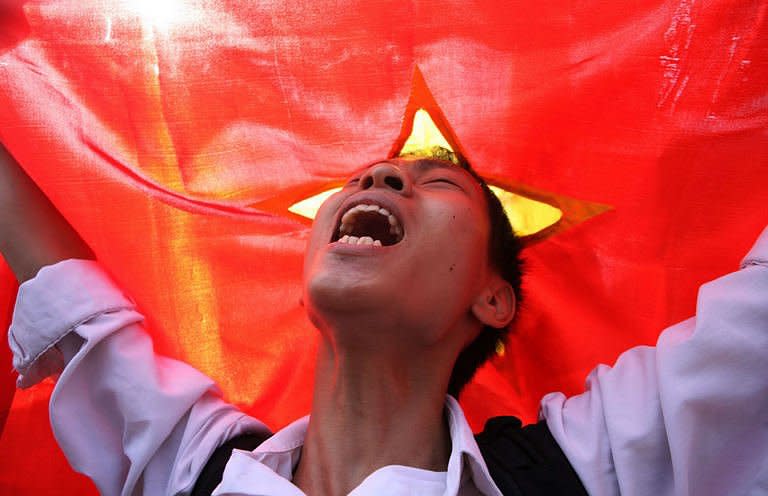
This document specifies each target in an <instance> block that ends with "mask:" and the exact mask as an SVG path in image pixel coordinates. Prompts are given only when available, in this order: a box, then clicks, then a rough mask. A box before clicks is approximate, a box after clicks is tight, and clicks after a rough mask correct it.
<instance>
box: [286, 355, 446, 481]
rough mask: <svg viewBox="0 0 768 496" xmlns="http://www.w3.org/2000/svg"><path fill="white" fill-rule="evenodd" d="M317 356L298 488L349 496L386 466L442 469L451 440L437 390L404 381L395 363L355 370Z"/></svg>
mask: <svg viewBox="0 0 768 496" xmlns="http://www.w3.org/2000/svg"><path fill="white" fill-rule="evenodd" d="M325 352H328V351H327V350H325ZM328 353H330V352H328ZM323 354H324V350H323V347H322V346H321V349H320V352H319V356H318V364H317V371H316V384H315V391H314V397H313V405H312V413H311V415H310V421H309V427H308V429H307V436H306V438H305V443H304V447H303V449H302V456H301V460H300V461H299V465H298V467H297V470H296V473H295V476H294V483H295V484H296V485H297V486H299V487H300V488H301V489H302V490H304V491H305V492H306V493H307V494H313V495H314V494H348V493H349V492H350V491H352V490H353V489H354V488H355V487H357V486H358V485H359V484H360V483H361V482H362V481H363V480H364V479H365V478H366V477H368V476H369V475H370V474H371V473H373V472H374V471H376V470H378V469H380V468H382V467H385V466H387V465H404V466H408V467H415V468H421V469H426V470H433V471H445V470H446V469H447V466H448V459H449V457H450V453H451V439H450V432H449V428H448V422H447V420H446V417H445V392H444V391H445V389H444V387H443V386H442V385H441V384H439V383H437V384H435V383H434V382H431V381H429V380H424V379H423V376H422V378H421V379H419V378H414V377H411V374H410V373H409V372H405V373H404V371H403V370H402V365H401V364H391V366H389V367H387V366H386V364H382V363H368V364H364V365H362V364H360V365H358V364H357V363H356V360H344V359H342V360H339V359H337V358H338V357H334V356H333V354H332V353H330V356H329V357H326V358H323ZM414 372H416V371H414Z"/></svg>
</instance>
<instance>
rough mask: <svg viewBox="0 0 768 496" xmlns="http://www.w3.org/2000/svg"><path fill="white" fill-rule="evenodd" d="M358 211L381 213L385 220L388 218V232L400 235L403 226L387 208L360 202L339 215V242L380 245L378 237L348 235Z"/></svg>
mask: <svg viewBox="0 0 768 496" xmlns="http://www.w3.org/2000/svg"><path fill="white" fill-rule="evenodd" d="M360 212H376V213H378V214H380V215H383V216H384V217H386V218H387V220H389V233H390V234H393V235H395V236H402V234H403V228H402V226H401V225H400V221H398V220H397V217H395V216H394V215H392V214H391V213H390V212H389V210H387V209H386V208H384V207H380V206H378V205H369V204H365V203H361V204H359V205H355V206H354V207H352V208H350V209H349V210H347V211H346V212H345V213H344V215H343V216H342V217H341V226H340V227H339V234H340V235H341V238H339V243H350V244H358V245H362V244H372V245H374V246H381V241H379V240H378V239H373V238H371V237H370V236H362V237H359V238H358V237H357V236H348V234H351V233H352V221H353V219H354V217H355V215H357V214H358V213H360Z"/></svg>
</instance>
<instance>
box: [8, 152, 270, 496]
mask: <svg viewBox="0 0 768 496" xmlns="http://www.w3.org/2000/svg"><path fill="white" fill-rule="evenodd" d="M0 203H2V205H0V206H2V207H3V208H2V209H0V210H2V213H0V248H1V249H2V253H3V256H4V257H5V258H6V260H7V261H8V263H9V265H11V268H12V269H13V271H14V273H15V274H16V276H17V278H18V279H19V281H20V282H22V284H21V286H20V287H19V294H18V297H17V299H16V307H15V309H14V315H13V321H12V324H11V328H10V330H9V335H8V338H9V344H10V347H11V350H12V351H13V355H14V357H13V362H14V367H15V368H16V370H17V371H18V372H19V379H18V385H19V387H22V388H24V387H30V386H33V385H34V384H37V383H38V382H39V381H41V380H42V379H44V378H45V377H48V376H50V375H54V374H59V373H60V374H61V375H60V376H59V379H58V381H57V384H56V387H55V389H54V392H53V395H52V397H51V406H50V412H51V425H52V428H53V431H54V434H55V436H56V439H57V441H58V443H59V445H60V446H61V448H62V450H63V451H64V453H65V455H66V456H67V459H68V460H69V462H70V464H71V465H72V467H73V468H74V469H75V470H76V471H78V472H81V473H84V474H85V475H87V476H89V477H90V478H91V479H93V481H94V482H95V484H96V486H97V487H98V488H99V492H100V493H101V494H104V495H133V494H152V495H155V494H158V495H160V494H187V493H188V492H189V491H190V490H191V489H192V487H193V486H194V483H195V481H196V479H197V475H198V473H199V471H200V470H201V469H202V468H203V466H204V465H205V463H206V461H207V460H208V458H209V456H210V455H211V453H213V451H214V450H215V449H216V448H217V447H218V446H219V445H221V444H222V443H224V442H225V441H227V440H228V439H230V438H232V437H235V436H237V435H239V434H242V433H244V432H256V433H262V434H264V435H266V433H268V430H267V428H266V427H265V426H264V425H263V424H262V423H260V422H258V421H256V420H254V419H252V418H251V417H248V416H247V415H245V414H243V413H242V412H240V411H238V410H237V409H236V408H234V407H233V406H232V405H229V404H227V403H225V402H224V401H223V400H222V399H221V397H220V394H219V391H218V390H217V388H216V386H215V385H214V383H213V382H212V381H211V380H210V379H209V378H208V377H206V376H205V375H203V374H201V373H200V372H198V371H197V370H195V369H193V368H192V367H190V366H188V365H186V364H184V363H182V362H179V361H176V360H172V359H169V358H165V357H161V356H158V355H156V354H155V353H154V351H153V348H152V342H151V340H150V338H149V336H148V335H147V333H146V331H145V329H144V327H143V317H142V315H141V314H140V313H139V312H138V311H137V310H136V308H135V306H134V304H133V302H132V301H131V300H130V298H128V297H127V296H126V295H125V294H124V293H123V292H122V290H120V288H119V287H118V286H117V285H116V284H115V283H114V282H113V280H112V279H111V278H110V276H109V275H108V274H107V273H106V271H105V270H104V269H103V268H102V267H100V266H99V265H98V263H96V262H95V261H92V260H83V259H84V258H85V259H88V258H92V254H91V252H90V250H89V249H88V247H87V245H85V243H84V242H83V241H82V240H81V239H80V237H79V236H78V235H77V233H76V232H75V231H74V230H73V229H72V228H71V227H70V226H69V224H68V223H67V222H66V220H64V218H63V217H62V216H61V215H60V214H59V213H58V212H57V211H56V209H55V208H54V207H53V205H52V204H51V203H50V202H49V201H48V200H47V198H45V195H43V194H42V192H40V190H39V189H38V188H37V187H36V186H35V185H34V183H33V182H32V181H31V180H30V179H29V178H28V177H26V175H25V174H24V172H23V171H22V170H21V168H20V167H19V166H18V164H17V163H16V162H15V160H13V158H12V157H10V155H9V154H8V153H7V152H6V151H5V150H4V149H2V147H1V146H0ZM77 259H79V260H77Z"/></svg>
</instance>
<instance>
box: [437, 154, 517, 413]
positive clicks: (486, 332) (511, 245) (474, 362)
mask: <svg viewBox="0 0 768 496" xmlns="http://www.w3.org/2000/svg"><path fill="white" fill-rule="evenodd" d="M427 155H428V156H429V158H431V159H433V160H446V161H449V162H452V163H454V164H456V165H458V166H459V167H461V168H462V169H464V170H466V171H467V172H468V173H469V174H470V175H471V176H472V177H474V178H475V180H476V181H477V182H478V184H480V188H481V189H482V191H483V196H485V203H486V206H487V208H488V220H489V223H490V237H489V240H488V260H489V261H490V264H491V266H492V267H493V268H494V269H495V270H497V271H498V273H499V275H500V276H501V277H502V278H503V279H504V280H505V281H507V282H508V283H509V285H510V286H511V287H512V291H513V292H514V294H515V299H516V301H517V303H518V308H519V303H520V302H521V301H522V289H521V283H522V275H523V261H522V258H521V254H520V252H521V250H522V248H523V243H522V241H521V239H520V237H518V236H517V235H516V234H515V231H514V230H513V229H512V224H511V223H510V221H509V217H507V214H506V213H505V212H504V207H503V206H502V205H501V202H500V201H499V198H498V197H497V196H496V195H495V194H494V193H493V191H491V189H490V188H489V187H488V183H486V182H485V180H484V179H483V178H482V177H480V175H479V174H478V173H477V172H476V171H475V170H474V169H473V168H472V166H471V165H470V163H469V162H468V161H467V160H466V159H465V158H464V157H462V156H461V155H459V154H456V153H453V152H451V151H450V150H447V149H445V148H442V147H434V148H432V149H431V150H429V153H428V154H427ZM510 326H511V324H510V325H508V326H505V327H503V328H496V327H492V326H485V327H484V328H483V329H482V330H481V331H480V334H478V335H477V337H476V338H475V339H474V340H473V341H472V342H470V343H469V344H468V345H467V346H466V347H464V349H463V350H462V351H461V353H459V356H458V358H457V359H456V362H455V363H454V365H453V370H452V371H451V378H450V382H449V383H448V394H450V395H451V396H454V397H456V398H458V396H459V394H461V391H462V389H464V386H466V385H467V383H469V381H470V380H471V379H472V377H473V376H474V375H475V372H477V370H478V369H479V368H480V366H481V365H483V364H484V363H485V362H487V361H488V360H489V359H491V358H492V357H493V355H494V354H495V353H496V350H497V347H498V346H499V345H500V344H501V345H503V344H504V343H505V342H506V339H507V335H508V334H509V330H510Z"/></svg>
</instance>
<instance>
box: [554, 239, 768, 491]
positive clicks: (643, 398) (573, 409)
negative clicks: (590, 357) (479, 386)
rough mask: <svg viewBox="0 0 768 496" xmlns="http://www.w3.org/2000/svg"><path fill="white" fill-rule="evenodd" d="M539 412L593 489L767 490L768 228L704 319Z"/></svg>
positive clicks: (710, 287)
mask: <svg viewBox="0 0 768 496" xmlns="http://www.w3.org/2000/svg"><path fill="white" fill-rule="evenodd" d="M541 415H542V417H543V418H545V419H546V421H547V425H548V426H549V428H550V430H551V432H552V434H553V436H554V437H555V439H556V440H557V442H558V444H560V446H561V448H562V449H563V451H564V452H565V454H566V456H567V457H568V459H569V461H570V462H571V464H572V465H573V466H574V468H575V469H576V471H577V473H578V474H579V477H580V478H581V479H582V482H583V483H584V485H585V487H586V488H587V490H588V491H589V493H590V494H593V495H614V494H622V495H625V494H653V495H668V494H669V495H671V494H695V495H697V496H704V495H713V496H714V495H718V496H720V495H724V494H734V495H735V494H767V493H768V228H766V229H765V230H764V231H763V233H762V235H761V236H760V238H759V239H758V241H757V243H756V244H755V246H754V247H753V249H752V250H751V251H750V252H749V254H748V255H747V257H746V258H745V259H744V261H743V262H742V264H741V269H740V270H738V271H736V272H733V273H731V274H728V275H726V276H724V277H721V278H719V279H717V280H715V281H712V282H710V283H708V284H705V285H703V286H702V287H701V289H700V291H699V297H698V301H697V311H696V316H695V317H694V318H691V319H688V320H686V321H684V322H681V323H679V324H677V325H674V326H672V327H670V328H668V329H667V330H665V331H664V332H663V333H662V334H661V336H660V338H659V341H658V343H657V346H656V347H649V346H641V347H637V348H633V349H631V350H629V351H627V352H626V353H624V354H622V356H621V357H619V359H618V361H617V362H616V364H615V365H614V366H613V367H607V366H599V367H598V368H596V369H595V370H594V371H593V372H592V373H591V374H590V376H589V378H588V380H587V391H586V392H585V393H583V394H581V395H578V396H575V397H572V398H567V399H566V398H565V396H563V395H562V394H560V393H554V394H550V395H548V396H546V397H545V398H544V400H543V401H542V411H541Z"/></svg>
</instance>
